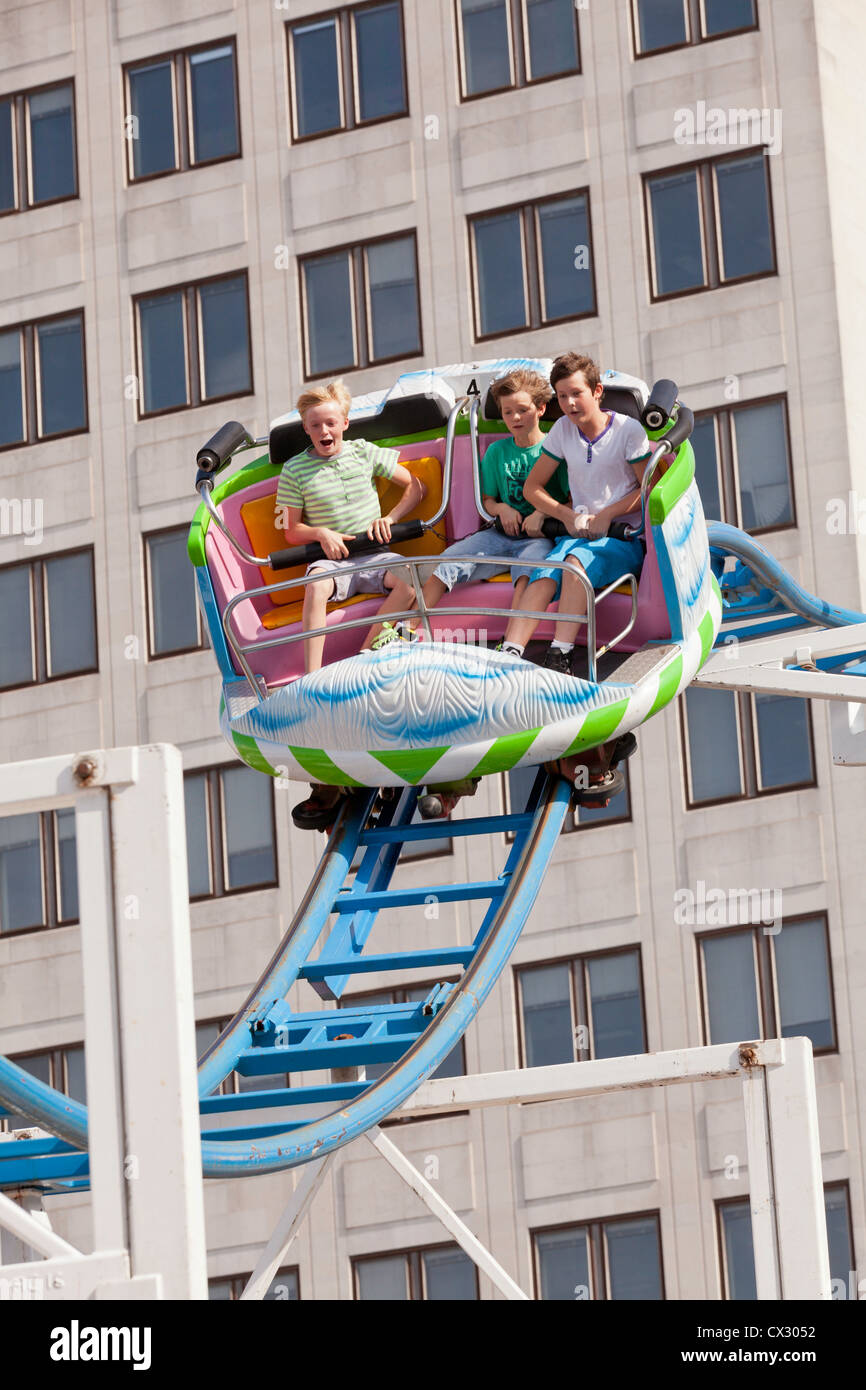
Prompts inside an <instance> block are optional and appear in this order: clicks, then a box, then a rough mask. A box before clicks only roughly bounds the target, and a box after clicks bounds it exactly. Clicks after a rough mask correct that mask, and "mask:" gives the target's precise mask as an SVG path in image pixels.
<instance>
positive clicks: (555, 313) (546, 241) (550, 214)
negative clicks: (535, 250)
mask: <svg viewBox="0 0 866 1390" xmlns="http://www.w3.org/2000/svg"><path fill="white" fill-rule="evenodd" d="M538 231H539V241H540V244H541V264H542V273H543V282H542V283H543V299H544V303H543V308H542V313H543V316H544V318H545V319H558V318H566V317H571V318H576V317H577V316H578V315H579V314H590V313H592V312H593V311H594V309H595V297H594V295H593V288H592V269H591V266H590V264H589V219H588V217H587V207H586V199H585V198H564V199H563V200H562V202H556V203H543V204H542V205H541V207H540V208H539V209H538ZM584 248H586V254H585V255H584ZM584 261H586V262H587V263H586V265H584ZM576 263H577V264H576ZM578 267H579V268H578Z"/></svg>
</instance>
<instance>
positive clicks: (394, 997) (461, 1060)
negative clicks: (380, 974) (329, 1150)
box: [339, 981, 466, 1123]
mask: <svg viewBox="0 0 866 1390" xmlns="http://www.w3.org/2000/svg"><path fill="white" fill-rule="evenodd" d="M437 983H440V982H438V981H437ZM441 983H447V981H442V982H441ZM434 988H435V986H434V985H432V984H427V985H411V986H409V987H407V988H403V989H383V990H376V991H371V992H370V993H366V994H349V995H345V996H344V997H343V998H342V999H341V1000H340V1004H339V1007H340V1008H342V1009H354V1008H357V1007H358V1006H359V1005H361V1006H364V1005H366V1004H371V1005H374V1006H375V1005H377V1004H411V1003H420V1002H421V1000H422V999H426V998H427V995H428V994H429V993H430V991H431V989H434ZM393 1065H394V1063H393V1062H368V1063H367V1064H366V1067H365V1071H366V1075H367V1080H368V1081H377V1080H378V1079H379V1077H380V1076H384V1075H385V1072H386V1071H388V1070H389V1068H390V1067H392V1066H393ZM465 1075H466V1047H465V1039H464V1038H462V1037H461V1038H459V1039H458V1041H457V1042H456V1043H455V1044H454V1046H453V1047H452V1049H451V1051H450V1052H449V1053H448V1056H447V1057H446V1058H445V1060H444V1061H443V1062H440V1063H439V1066H438V1067H437V1068H436V1070H435V1071H434V1072H431V1073H430V1079H431V1080H433V1079H434V1078H435V1077H437V1076H465ZM407 1118H408V1119H409V1120H411V1118H412V1117H407ZM425 1118H428V1117H425ZM385 1123H388V1122H387V1121H386V1122H385ZM400 1123H406V1121H401V1122H400Z"/></svg>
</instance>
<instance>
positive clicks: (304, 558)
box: [268, 521, 424, 570]
mask: <svg viewBox="0 0 866 1390" xmlns="http://www.w3.org/2000/svg"><path fill="white" fill-rule="evenodd" d="M423 535H424V523H423V521H398V522H397V524H396V526H392V527H391V539H390V541H373V540H371V539H370V537H369V536H355V538H354V540H351V541H346V549H347V550H348V552H349V557H350V558H351V557H352V556H353V555H366V554H368V553H369V552H370V551H372V550H388V549H389V548H390V547H391V546H392V545H396V544H397V542H398V541H417V540H420V538H421V536H423ZM327 558H328V557H327V556H326V554H325V552H324V550H323V549H322V547H321V546H320V545H319V543H318V541H312V542H311V543H310V544H309V545H290V546H289V548H288V549H287V550H275V551H274V552H273V554H272V555H269V556H268V563H269V565H270V567H271V569H272V570H288V569H291V568H292V566H293V565H312V564H314V563H315V562H316V560H326V559H327Z"/></svg>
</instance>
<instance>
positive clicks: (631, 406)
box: [484, 386, 643, 424]
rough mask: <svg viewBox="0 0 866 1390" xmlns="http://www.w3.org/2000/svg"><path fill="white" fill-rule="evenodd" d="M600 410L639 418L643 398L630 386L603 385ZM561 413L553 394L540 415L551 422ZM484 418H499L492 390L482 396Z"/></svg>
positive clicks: (634, 418) (499, 411)
mask: <svg viewBox="0 0 866 1390" xmlns="http://www.w3.org/2000/svg"><path fill="white" fill-rule="evenodd" d="M601 408H602V410H615V411H616V412H617V414H618V415H630V416H631V417H632V419H633V420H639V419H640V417H641V411H642V410H643V400H642V398H641V394H640V391H639V390H638V388H637V387H636V386H635V387H632V386H605V388H604V390H603V391H602V393H601ZM561 414H562V410H561V408H560V404H559V401H558V400H557V399H556V397H555V396H553V397H552V398H551V400H549V401H548V402H547V409H546V411H545V412H544V415H543V416H542V419H543V420H544V421H545V423H548V422H549V423H551V424H552V423H553V421H554V420H558V419H559V417H560V416H561ZM484 418H485V420H501V419H502V412H501V410H500V409H499V406H498V405H497V403H496V401H495V400H494V398H493V392H492V391H489V390H488V392H487V395H486V396H485V398H484Z"/></svg>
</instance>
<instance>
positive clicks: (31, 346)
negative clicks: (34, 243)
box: [0, 199, 90, 454]
mask: <svg viewBox="0 0 866 1390" xmlns="http://www.w3.org/2000/svg"><path fill="white" fill-rule="evenodd" d="M57 201H58V202H61V201H67V200H65V199H58V200H57ZM39 206H40V207H42V206H47V205H43V204H42V203H40V204H39ZM64 319H77V320H78V323H79V328H80V333H81V386H82V395H83V399H84V424H83V425H79V426H77V427H76V428H75V429H71V430H60V431H58V432H57V433H56V434H42V433H41V432H40V419H41V417H42V414H43V401H42V391H41V386H40V381H39V346H38V343H39V333H38V330H39V328H41V327H42V325H43V324H50V323H61V322H62V321H63V320H64ZM4 333H17V334H18V335H19V338H18V343H19V347H18V352H19V361H20V364H21V397H22V407H23V410H22V415H23V424H24V438H23V439H16V440H13V441H12V442H11V443H10V444H0V454H2V453H6V451H7V450H9V449H30V448H33V447H34V446H35V445H37V444H51V443H53V441H54V440H55V439H71V438H72V437H73V436H74V435H78V434H89V433H90V403H89V392H88V383H87V335H86V333H85V327H84V310H83V309H68V310H65V311H64V312H63V313H53V314H42V315H40V317H39V318H35V319H25V320H24V321H23V322H21V323H8V324H3V325H2V326H0V335H2V334H4Z"/></svg>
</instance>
